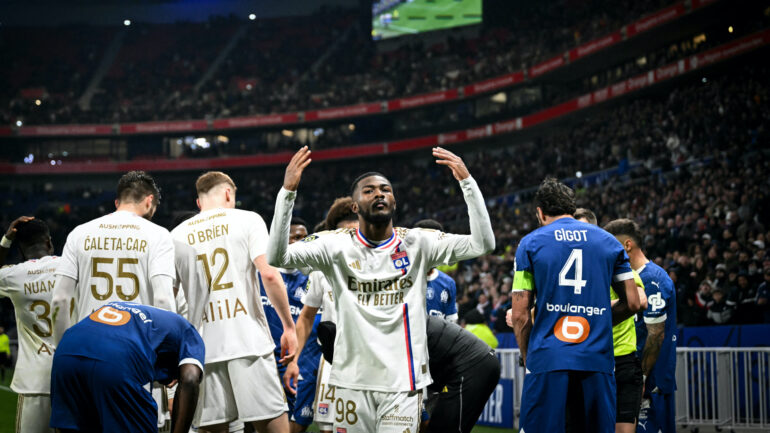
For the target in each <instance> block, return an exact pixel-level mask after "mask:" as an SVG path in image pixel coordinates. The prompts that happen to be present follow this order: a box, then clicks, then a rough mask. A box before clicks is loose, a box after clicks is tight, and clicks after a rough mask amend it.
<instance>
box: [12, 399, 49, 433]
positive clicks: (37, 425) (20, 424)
mask: <svg viewBox="0 0 770 433" xmlns="http://www.w3.org/2000/svg"><path fill="white" fill-rule="evenodd" d="M49 421H51V396H50V395H48V394H19V397H18V402H17V406H16V432H17V433H28V432H29V433H53V432H54V430H53V429H52V428H50V427H48V422H49Z"/></svg>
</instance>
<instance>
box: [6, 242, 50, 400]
mask: <svg viewBox="0 0 770 433" xmlns="http://www.w3.org/2000/svg"><path fill="white" fill-rule="evenodd" d="M60 263H61V259H60V258H59V257H56V256H46V257H43V258H41V259H39V260H29V261H26V262H24V263H20V264H18V265H14V266H5V267H3V268H2V269H0V296H7V297H9V298H11V302H13V308H14V310H16V329H17V330H18V334H19V357H18V359H17V361H16V371H15V372H14V374H13V382H11V389H13V390H14V391H15V392H17V393H19V394H49V393H50V392H51V362H52V361H53V352H54V347H55V345H54V342H53V337H52V334H51V333H52V331H53V328H52V327H51V325H52V323H51V321H52V320H53V318H52V316H51V294H52V292H53V286H54V282H55V281H56V278H55V277H54V273H55V271H56V267H57V266H58V265H59V264H60Z"/></svg>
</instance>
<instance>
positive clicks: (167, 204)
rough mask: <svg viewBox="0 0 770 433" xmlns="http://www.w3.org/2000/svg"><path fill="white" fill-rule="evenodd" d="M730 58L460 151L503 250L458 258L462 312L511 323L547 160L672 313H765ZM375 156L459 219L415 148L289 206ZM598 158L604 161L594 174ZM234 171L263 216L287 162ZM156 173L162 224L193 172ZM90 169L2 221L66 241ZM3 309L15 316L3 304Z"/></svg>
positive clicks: (246, 199)
mask: <svg viewBox="0 0 770 433" xmlns="http://www.w3.org/2000/svg"><path fill="white" fill-rule="evenodd" d="M736 69H738V70H736V71H734V72H731V73H724V74H723V75H716V76H714V77H708V78H697V79H691V81H690V82H689V83H688V84H687V85H681V86H678V87H676V88H675V89H673V90H672V91H671V92H670V93H668V94H666V95H657V96H656V95H653V96H649V97H646V98H637V99H635V100H634V101H633V102H631V103H624V104H621V105H619V106H615V107H612V108H611V109H607V110H603V111H601V112H599V113H595V114H593V115H591V116H588V117H587V118H585V119H584V120H583V121H581V122H578V123H577V124H576V125H575V126H571V127H567V128H561V129H554V131H553V132H551V133H549V134H547V135H543V136H541V137H540V138H538V139H536V140H534V141H531V142H526V143H521V144H516V145H513V146H508V147H506V148H503V149H497V150H488V151H472V152H465V153H464V157H465V159H466V161H467V162H468V165H469V168H470V170H471V173H473V174H474V176H475V177H476V179H477V181H478V183H479V185H480V187H481V189H482V191H484V194H485V197H486V198H487V201H488V206H489V208H490V216H491V217H492V220H493V227H494V229H495V235H496V238H497V245H498V250H497V251H496V252H495V254H493V255H489V256H486V257H482V258H480V259H478V260H475V261H473V262H470V263H464V264H461V265H460V266H459V267H458V268H457V269H456V270H454V271H452V275H453V276H454V278H455V279H456V280H457V283H458V284H457V287H458V302H459V313H460V316H461V317H462V316H463V315H464V314H465V313H466V312H468V311H470V310H472V309H477V310H479V311H480V312H481V313H482V314H483V315H484V316H485V318H487V320H488V321H489V323H490V325H491V327H493V328H494V329H496V330H497V331H508V329H506V326H505V323H504V321H501V320H500V316H501V314H504V311H505V309H506V308H507V307H506V305H508V304H509V299H508V291H509V289H510V284H511V275H512V269H513V257H514V255H513V254H514V251H515V248H516V245H517V243H518V241H519V240H520V238H521V237H522V236H523V235H525V234H526V233H528V232H529V231H531V230H532V229H533V228H535V227H536V224H537V222H536V220H535V217H534V210H533V209H531V208H529V207H528V206H526V205H522V204H521V203H526V202H529V201H530V200H528V199H527V198H528V197H529V195H530V194H531V188H530V189H525V188H526V187H531V186H534V185H537V184H538V183H539V181H540V180H541V179H542V178H543V177H544V176H545V175H546V174H550V175H556V176H558V177H560V178H565V179H569V182H572V183H573V186H574V187H575V188H576V190H577V193H578V204H579V206H583V207H587V208H589V209H592V210H593V211H594V212H595V213H596V214H597V215H598V217H599V224H600V225H602V224H604V223H606V222H608V221H609V220H611V219H614V218H618V217H630V218H633V219H634V220H635V221H637V222H638V223H639V224H640V225H641V227H642V230H643V232H644V234H645V249H646V252H647V255H648V256H649V257H650V258H651V259H653V260H655V261H656V262H657V263H659V264H660V265H661V266H663V267H664V268H665V269H666V270H667V271H668V272H669V273H670V275H671V278H672V279H673V280H674V281H675V283H676V287H677V291H678V293H677V294H678V297H679V299H678V303H677V305H678V308H679V317H680V319H679V322H680V325H706V324H723V323H745V322H762V321H766V322H770V305H768V297H770V293H769V289H770V288H769V287H768V286H769V285H770V283H769V282H770V274H768V272H770V254H768V248H770V244H768V242H770V218H768V216H767V215H766V213H765V212H762V210H763V209H767V208H768V206H770V196H769V195H768V191H770V188H769V187H770V185H768V179H767V178H766V177H764V176H762V175H761V173H765V172H766V171H767V170H768V165H769V164H770V158H769V157H768V155H767V153H766V151H765V149H766V148H767V147H768V146H767V145H768V135H767V134H768V132H767V127H768V119H770V109H769V108H768V107H770V105H768V98H770V86H768V84H767V80H766V79H765V78H764V77H766V76H767V73H768V71H767V68H766V66H763V65H758V64H756V63H754V64H752V63H750V64H748V65H745V66H743V67H740V68H736ZM610 120H611V121H610ZM382 167H387V169H386V170H385V171H386V172H387V173H388V175H389V176H390V177H391V179H393V180H394V187H395V188H396V195H397V198H398V200H399V207H398V211H399V212H398V216H397V218H398V221H399V223H400V224H404V225H409V224H411V223H413V222H415V221H417V220H419V219H423V218H428V217H430V218H435V219H437V220H439V221H442V222H443V223H444V225H445V228H447V229H448V230H450V231H456V232H463V231H466V230H467V227H466V224H467V223H466V218H467V215H465V208H464V207H463V206H462V202H461V200H460V196H461V195H460V192H459V190H458V189H457V186H456V185H454V184H453V183H451V182H447V179H446V173H444V172H443V170H441V167H437V166H434V165H433V164H432V163H431V161H430V160H425V159H422V158H415V159H414V160H413V161H410V162H404V160H403V159H402V158H399V157H397V156H396V157H394V156H391V157H385V158H376V159H372V160H362V161H360V163H357V164H356V165H355V166H351V165H350V164H348V163H346V162H344V161H343V162H333V163H323V164H321V165H319V166H318V167H316V168H315V169H314V170H309V171H308V172H307V173H306V175H305V177H306V182H307V185H313V188H312V189H306V190H303V189H300V193H299V197H298V201H297V205H296V208H295V209H296V212H297V213H298V214H299V215H300V216H302V217H303V218H305V219H307V220H308V221H311V222H312V221H320V220H321V219H322V218H323V212H324V210H325V209H326V208H327V207H328V205H329V203H331V201H332V200H333V199H334V198H335V197H337V196H341V195H343V194H344V192H345V191H347V180H349V179H352V178H354V177H355V176H356V175H357V174H359V173H360V172H362V171H366V170H369V169H380V170H383V168H382ZM603 170H604V171H607V174H603V175H599V176H598V177H596V176H594V175H590V174H589V173H593V172H598V171H603ZM332 171H333V172H334V173H335V175H334V176H328V173H329V172H332ZM578 171H581V172H582V173H585V174H584V175H583V177H582V178H581V177H580V175H577V177H576V172H578ZM232 175H233V178H234V179H235V181H236V183H237V184H238V185H239V187H240V188H239V195H238V199H239V201H240V203H239V206H240V207H243V208H245V209H254V210H256V211H257V212H260V213H261V214H262V215H263V216H264V217H265V218H266V220H268V221H269V220H270V218H271V213H272V209H273V206H272V205H273V203H274V194H275V192H276V191H277V188H278V185H280V179H281V178H282V176H283V173H282V170H281V169H280V168H277V167H276V168H272V167H268V168H265V169H263V170H260V171H259V172H258V174H255V173H254V171H252V170H243V169H242V170H234V171H233V172H232ZM156 178H157V179H158V181H159V184H160V185H161V186H162V187H164V190H163V199H162V202H161V207H160V208H159V212H158V215H157V216H156V220H157V221H158V222H159V223H160V224H161V225H164V226H170V225H171V224H172V220H173V217H174V216H175V212H179V211H182V210H192V209H194V191H193V190H192V189H191V187H190V185H191V182H192V180H191V179H192V178H193V175H189V174H173V173H159V174H156ZM86 182H88V184H90V185H89V186H83V187H81V188H76V189H73V190H71V191H70V192H69V193H63V192H61V191H59V190H58V189H54V188H53V185H52V184H51V183H45V182H42V183H39V184H35V185H33V186H32V188H33V189H34V190H32V191H31V190H28V189H22V187H17V188H12V189H11V190H10V191H5V192H3V193H2V196H0V197H2V202H3V204H4V205H5V209H6V211H5V212H4V213H3V215H2V224H3V225H4V226H7V225H8V224H9V223H10V221H11V220H12V219H13V218H14V217H15V216H16V214H17V213H21V212H22V211H24V212H30V211H33V210H37V212H35V213H36V215H38V216H39V217H42V218H45V219H46V221H47V222H48V223H49V224H50V225H51V228H52V232H53V234H54V244H55V245H57V246H61V245H63V243H64V239H65V237H66V234H67V233H68V232H69V230H70V229H71V228H72V227H74V226H75V225H77V224H78V223H80V222H82V221H83V220H87V219H90V218H93V217H96V216H98V215H103V214H105V213H108V212H110V211H111V209H112V196H111V193H110V191H111V186H109V183H108V186H106V187H105V189H103V190H100V189H98V188H97V187H95V186H93V185H94V184H99V183H98V182H96V183H94V182H89V181H86ZM102 183H104V182H102ZM12 212H13V213H12ZM311 224H312V223H311ZM0 320H2V321H0V325H1V324H2V323H4V322H5V323H7V321H8V320H9V316H8V312H7V308H5V315H4V318H3V319H0Z"/></svg>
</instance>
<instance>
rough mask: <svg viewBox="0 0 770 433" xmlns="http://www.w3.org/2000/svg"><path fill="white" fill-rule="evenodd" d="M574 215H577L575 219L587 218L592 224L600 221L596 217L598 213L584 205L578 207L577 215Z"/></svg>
mask: <svg viewBox="0 0 770 433" xmlns="http://www.w3.org/2000/svg"><path fill="white" fill-rule="evenodd" d="M573 216H574V217H575V219H576V220H579V219H581V218H584V219H586V220H587V221H588V222H589V223H590V224H593V225H596V224H597V222H598V221H597V219H596V214H594V213H593V212H591V209H586V208H584V207H579V208H578V209H577V210H576V211H575V215H573Z"/></svg>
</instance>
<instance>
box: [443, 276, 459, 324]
mask: <svg viewBox="0 0 770 433" xmlns="http://www.w3.org/2000/svg"><path fill="white" fill-rule="evenodd" d="M447 286H448V287H447V288H448V289H449V305H448V306H447V311H446V314H447V316H451V315H452V314H457V284H455V280H453V279H452V278H448V284H447Z"/></svg>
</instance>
